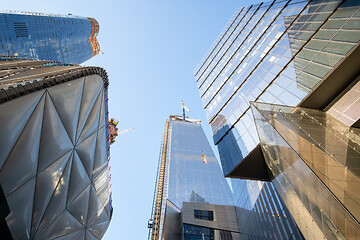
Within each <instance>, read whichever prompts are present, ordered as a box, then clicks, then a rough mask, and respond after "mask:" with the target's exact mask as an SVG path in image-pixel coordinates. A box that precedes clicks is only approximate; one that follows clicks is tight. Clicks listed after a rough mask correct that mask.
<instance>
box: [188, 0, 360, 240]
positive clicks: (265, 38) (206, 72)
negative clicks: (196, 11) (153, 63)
mask: <svg viewBox="0 0 360 240" xmlns="http://www.w3.org/2000/svg"><path fill="white" fill-rule="evenodd" d="M359 5H360V2H359V1H354V0H344V1H341V0H329V1H318V0H315V1H308V0H307V1H303V0H292V1H291V0H290V1H282V0H278V1H270V2H265V3H260V4H256V5H251V6H249V7H244V8H241V9H239V10H238V11H236V12H235V14H234V15H233V16H232V18H231V19H230V21H229V22H228V24H227V25H226V26H225V28H224V30H223V31H222V32H221V33H220V35H219V36H218V38H217V40H216V41H215V42H214V44H213V46H212V47H211V48H210V49H209V51H208V53H207V54H206V55H205V56H204V58H203V60H202V61H201V62H200V64H199V66H198V67H197V68H196V70H195V72H194V74H195V78H196V82H197V86H198V89H199V93H200V96H201V98H202V102H203V106H204V108H205V110H206V113H207V117H208V120H209V123H210V124H211V128H212V132H213V137H214V142H215V144H216V145H217V147H218V150H219V153H220V158H221V162H222V166H223V171H224V175H225V176H228V177H233V178H241V179H232V184H233V191H234V194H235V196H236V197H235V198H236V205H237V206H240V207H242V208H245V209H249V210H251V211H252V213H253V215H254V218H253V221H254V222H255V223H258V225H259V226H258V230H256V231H252V230H250V231H252V232H258V233H260V235H261V237H262V238H281V239H289V238H291V237H292V235H291V232H292V231H294V232H297V230H296V227H293V226H291V225H288V224H287V222H286V221H287V220H289V219H291V217H289V212H288V210H287V208H286V207H284V206H283V203H286V205H287V206H288V207H289V209H290V205H291V204H289V201H288V198H286V197H285V195H284V194H283V192H282V190H283V189H280V187H279V186H282V187H284V186H283V185H281V184H275V185H274V184H273V182H274V181H273V182H261V181H253V180H271V178H272V177H274V176H272V174H274V172H273V171H271V169H270V171H269V169H268V168H269V167H270V166H272V165H271V164H270V162H269V161H267V159H270V158H271V157H270V156H267V154H264V155H265V156H264V155H263V152H264V149H265V147H264V146H265V145H264V144H261V145H260V144H259V143H260V140H259V137H258V132H259V131H260V128H261V127H258V129H257V128H256V125H255V121H254V115H253V112H252V111H251V108H250V102H251V101H252V102H254V106H257V105H256V104H255V103H256V102H264V103H270V104H280V105H288V106H294V107H295V106H298V105H301V106H306V107H311V108H317V109H320V110H321V111H323V112H324V111H326V110H327V109H326V107H327V105H328V104H329V103H328V104H324V106H320V102H322V101H324V100H323V99H322V98H325V97H328V96H327V95H330V93H331V94H333V95H335V96H336V94H339V93H340V92H342V90H343V89H338V93H335V92H334V91H333V89H335V88H336V84H339V82H346V81H348V80H344V79H343V78H345V75H349V74H348V72H354V73H352V74H353V75H352V76H346V77H348V78H349V79H355V78H357V76H358V75H357V74H358V73H357V72H358V69H360V68H359V66H358V65H356V64H355V63H356V62H358V61H357V59H358V58H357V57H356V56H358V55H357V54H358V52H357V46H358V45H359V40H360V25H359V22H360V11H359V9H360V6H359ZM349 59H352V61H351V60H349ZM354 64H355V65H354ZM344 66H346V67H344ZM336 69H338V70H336ZM339 69H342V70H341V71H339ZM349 69H352V70H349ZM354 69H355V70H354ZM339 72H340V73H339ZM342 75H344V76H342ZM334 76H336V77H334ZM336 79H337V81H336ZM325 80H329V81H326V82H327V83H329V82H331V83H332V86H330V85H331V84H326V83H325ZM330 80H331V81H330ZM351 81H352V80H351ZM324 86H326V88H325V87H324ZM321 89H324V90H322V91H320V90H321ZM354 92H356V91H354ZM352 95H354V94H352ZM314 96H315V97H314ZM316 97H317V98H316ZM315 98H316V100H317V101H318V106H316V107H315V105H316V104H315V103H314V102H316V101H314V100H312V99H315ZM334 98H335V97H334ZM354 100H356V98H354ZM310 101H312V104H310V103H309V102H310ZM348 102H349V101H348ZM340 105H342V106H344V105H346V102H345V101H343V103H342V104H340ZM355 105H356V104H355ZM356 106H358V105H356ZM253 109H257V108H256V107H254V108H253ZM352 110H353V112H357V111H354V110H356V107H353V108H352ZM329 114H330V112H329ZM331 114H332V115H333V116H334V115H335V114H337V115H342V116H343V119H347V120H349V118H350V119H351V117H353V118H352V123H354V122H356V120H357V118H356V117H355V116H354V115H356V114H355V113H353V114H349V111H347V112H346V109H345V108H344V109H342V110H340V111H338V109H337V110H336V109H334V108H333V111H332V112H331ZM350 115H351V116H350ZM267 144H268V145H269V142H268V141H267ZM264 157H265V161H266V163H267V164H266V166H265V164H264V166H265V167H264V168H263V169H262V170H261V171H258V172H256V171H253V170H254V168H255V167H254V166H258V168H261V166H260V165H261V164H260V162H259V161H262V160H261V159H264ZM259 159H260V160H259ZM273 160H274V159H273ZM269 164H270V165H269ZM267 175H268V176H267ZM280 175H281V174H280ZM275 176H276V174H275ZM243 179H244V180H243ZM249 179H250V180H249ZM275 179H276V177H275ZM300 179H301V178H300ZM299 181H300V180H299ZM317 181H318V182H319V178H318V180H317ZM321 181H322V180H321ZM321 181H320V182H321ZM274 183H275V182H274ZM274 187H275V188H274ZM326 188H327V189H328V190H329V186H327V187H326ZM275 189H276V190H275ZM329 192H330V193H331V191H329ZM277 193H281V194H280V195H281V198H280V197H279V196H278V194H277ZM298 193H299V192H298ZM339 196H340V195H339ZM299 199H301V201H299V202H298V204H300V203H301V204H304V203H303V201H306V199H305V198H301V197H300V198H299ZM337 200H338V199H337ZM340 202H341V201H340ZM339 206H340V205H339ZM292 209H294V208H292ZM292 209H290V212H291V214H292V215H293V217H294V219H295V220H296V222H297V225H298V226H299V227H300V229H301V231H302V233H303V234H304V237H306V238H309V239H311V238H312V239H318V238H317V237H319V236H321V235H317V234H314V232H313V231H311V230H309V229H312V228H313V227H314V226H313V225H311V224H309V225H307V224H301V222H300V221H299V218H298V216H297V214H298V213H297V212H294V211H293V210H292ZM319 209H320V208H319ZM320 210H321V211H324V210H322V209H320ZM320 210H319V211H320ZM282 213H283V214H282ZM299 214H300V215H301V214H302V213H299ZM306 214H308V213H306ZM351 215H352V214H350V215H349V216H351ZM274 216H275V218H274ZM276 216H278V217H276ZM280 216H284V217H283V218H282V217H280ZM308 216H309V218H308V219H311V217H314V216H313V215H312V214H311V210H310V214H308ZM352 217H353V216H352ZM320 219H325V220H322V221H321V223H319V221H315V220H314V221H315V222H317V224H316V225H317V226H319V224H320V225H322V224H326V223H324V222H326V221H327V220H326V219H332V220H331V221H333V218H331V217H328V216H327V217H324V218H321V217H320ZM352 219H353V218H352ZM310 221H312V220H310ZM303 222H305V223H307V221H306V220H304V221H303ZM352 223H355V226H357V225H359V222H358V220H355V221H354V222H352ZM339 224H340V225H343V223H339ZM333 225H336V224H333ZM333 225H331V224H329V225H328V226H333ZM251 226H254V225H251ZM269 226H270V227H271V232H274V234H278V235H277V236H271V235H269V234H270V232H269V231H268V229H269ZM349 226H353V225H351V224H350V225H349ZM329 228H331V227H329ZM340 228H342V227H335V228H333V229H332V231H331V233H329V234H327V233H326V234H325V233H324V232H322V234H324V236H326V237H329V238H330V236H331V237H334V236H337V235H336V232H341V234H343V235H338V236H337V237H339V238H340V236H349V235H346V234H345V232H346V231H345V230H344V229H345V228H342V229H343V230H340ZM320 229H321V231H326V230H324V229H325V227H324V228H322V227H320ZM289 234H290V235H289ZM295 235H296V234H295ZM337 237H336V238H337Z"/></svg>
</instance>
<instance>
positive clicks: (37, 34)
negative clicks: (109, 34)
mask: <svg viewBox="0 0 360 240" xmlns="http://www.w3.org/2000/svg"><path fill="white" fill-rule="evenodd" d="M0 28H1V34H0V55H8V56H18V57H25V58H33V59H38V60H50V61H58V62H63V63H74V64H80V63H83V62H85V61H86V60H89V59H90V58H91V57H93V56H95V55H97V54H98V53H99V51H100V46H99V43H98V41H97V39H96V36H97V34H98V32H99V24H98V22H97V21H96V20H95V19H94V18H85V17H78V16H73V15H71V14H69V15H52V14H42V13H31V12H14V11H2V12H0Z"/></svg>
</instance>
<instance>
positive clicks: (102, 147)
mask: <svg viewBox="0 0 360 240" xmlns="http://www.w3.org/2000/svg"><path fill="white" fill-rule="evenodd" d="M105 131H106V128H105V127H103V128H101V129H100V130H99V131H98V135H97V141H96V150H95V158H94V168H93V178H95V177H97V175H99V173H100V171H101V170H102V169H103V168H104V167H105V166H107V164H108V163H107V146H106V132H105Z"/></svg>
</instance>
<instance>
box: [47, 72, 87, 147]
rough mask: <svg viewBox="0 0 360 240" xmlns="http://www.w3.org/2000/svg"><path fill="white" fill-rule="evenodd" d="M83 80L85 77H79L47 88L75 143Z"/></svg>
mask: <svg viewBox="0 0 360 240" xmlns="http://www.w3.org/2000/svg"><path fill="white" fill-rule="evenodd" d="M84 81H85V78H80V79H77V80H75V81H71V82H69V83H67V84H61V85H58V86H54V87H52V88H49V89H48V91H49V93H50V95H51V98H52V100H53V103H54V106H55V108H56V111H57V112H58V113H59V116H60V118H61V121H62V123H63V125H64V127H65V129H66V131H67V133H68V135H69V136H70V139H71V141H72V143H75V134H76V127H77V122H78V119H79V111H80V104H81V96H82V93H83V85H84Z"/></svg>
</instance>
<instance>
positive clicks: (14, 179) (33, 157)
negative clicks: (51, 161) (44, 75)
mask: <svg viewBox="0 0 360 240" xmlns="http://www.w3.org/2000/svg"><path fill="white" fill-rule="evenodd" d="M44 102H45V98H42V99H41V101H40V102H39V104H38V105H37V107H36V109H35V110H34V112H33V114H32V115H31V117H30V119H29V121H28V122H27V124H26V126H25V128H24V130H23V131H22V133H21V135H20V137H19V139H18V140H17V142H16V144H15V146H14V148H13V150H12V151H11V153H10V155H9V157H8V158H7V160H6V162H5V164H4V165H3V167H2V169H1V171H0V182H1V186H2V188H3V191H4V193H5V196H7V195H9V194H10V193H11V192H13V191H15V190H16V189H17V188H18V187H20V186H21V185H23V184H24V183H26V182H27V181H29V179H31V178H32V177H35V175H36V169H37V163H38V155H39V145H40V135H41V126H42V119H43V110H44ZM19 166H21V167H19Z"/></svg>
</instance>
